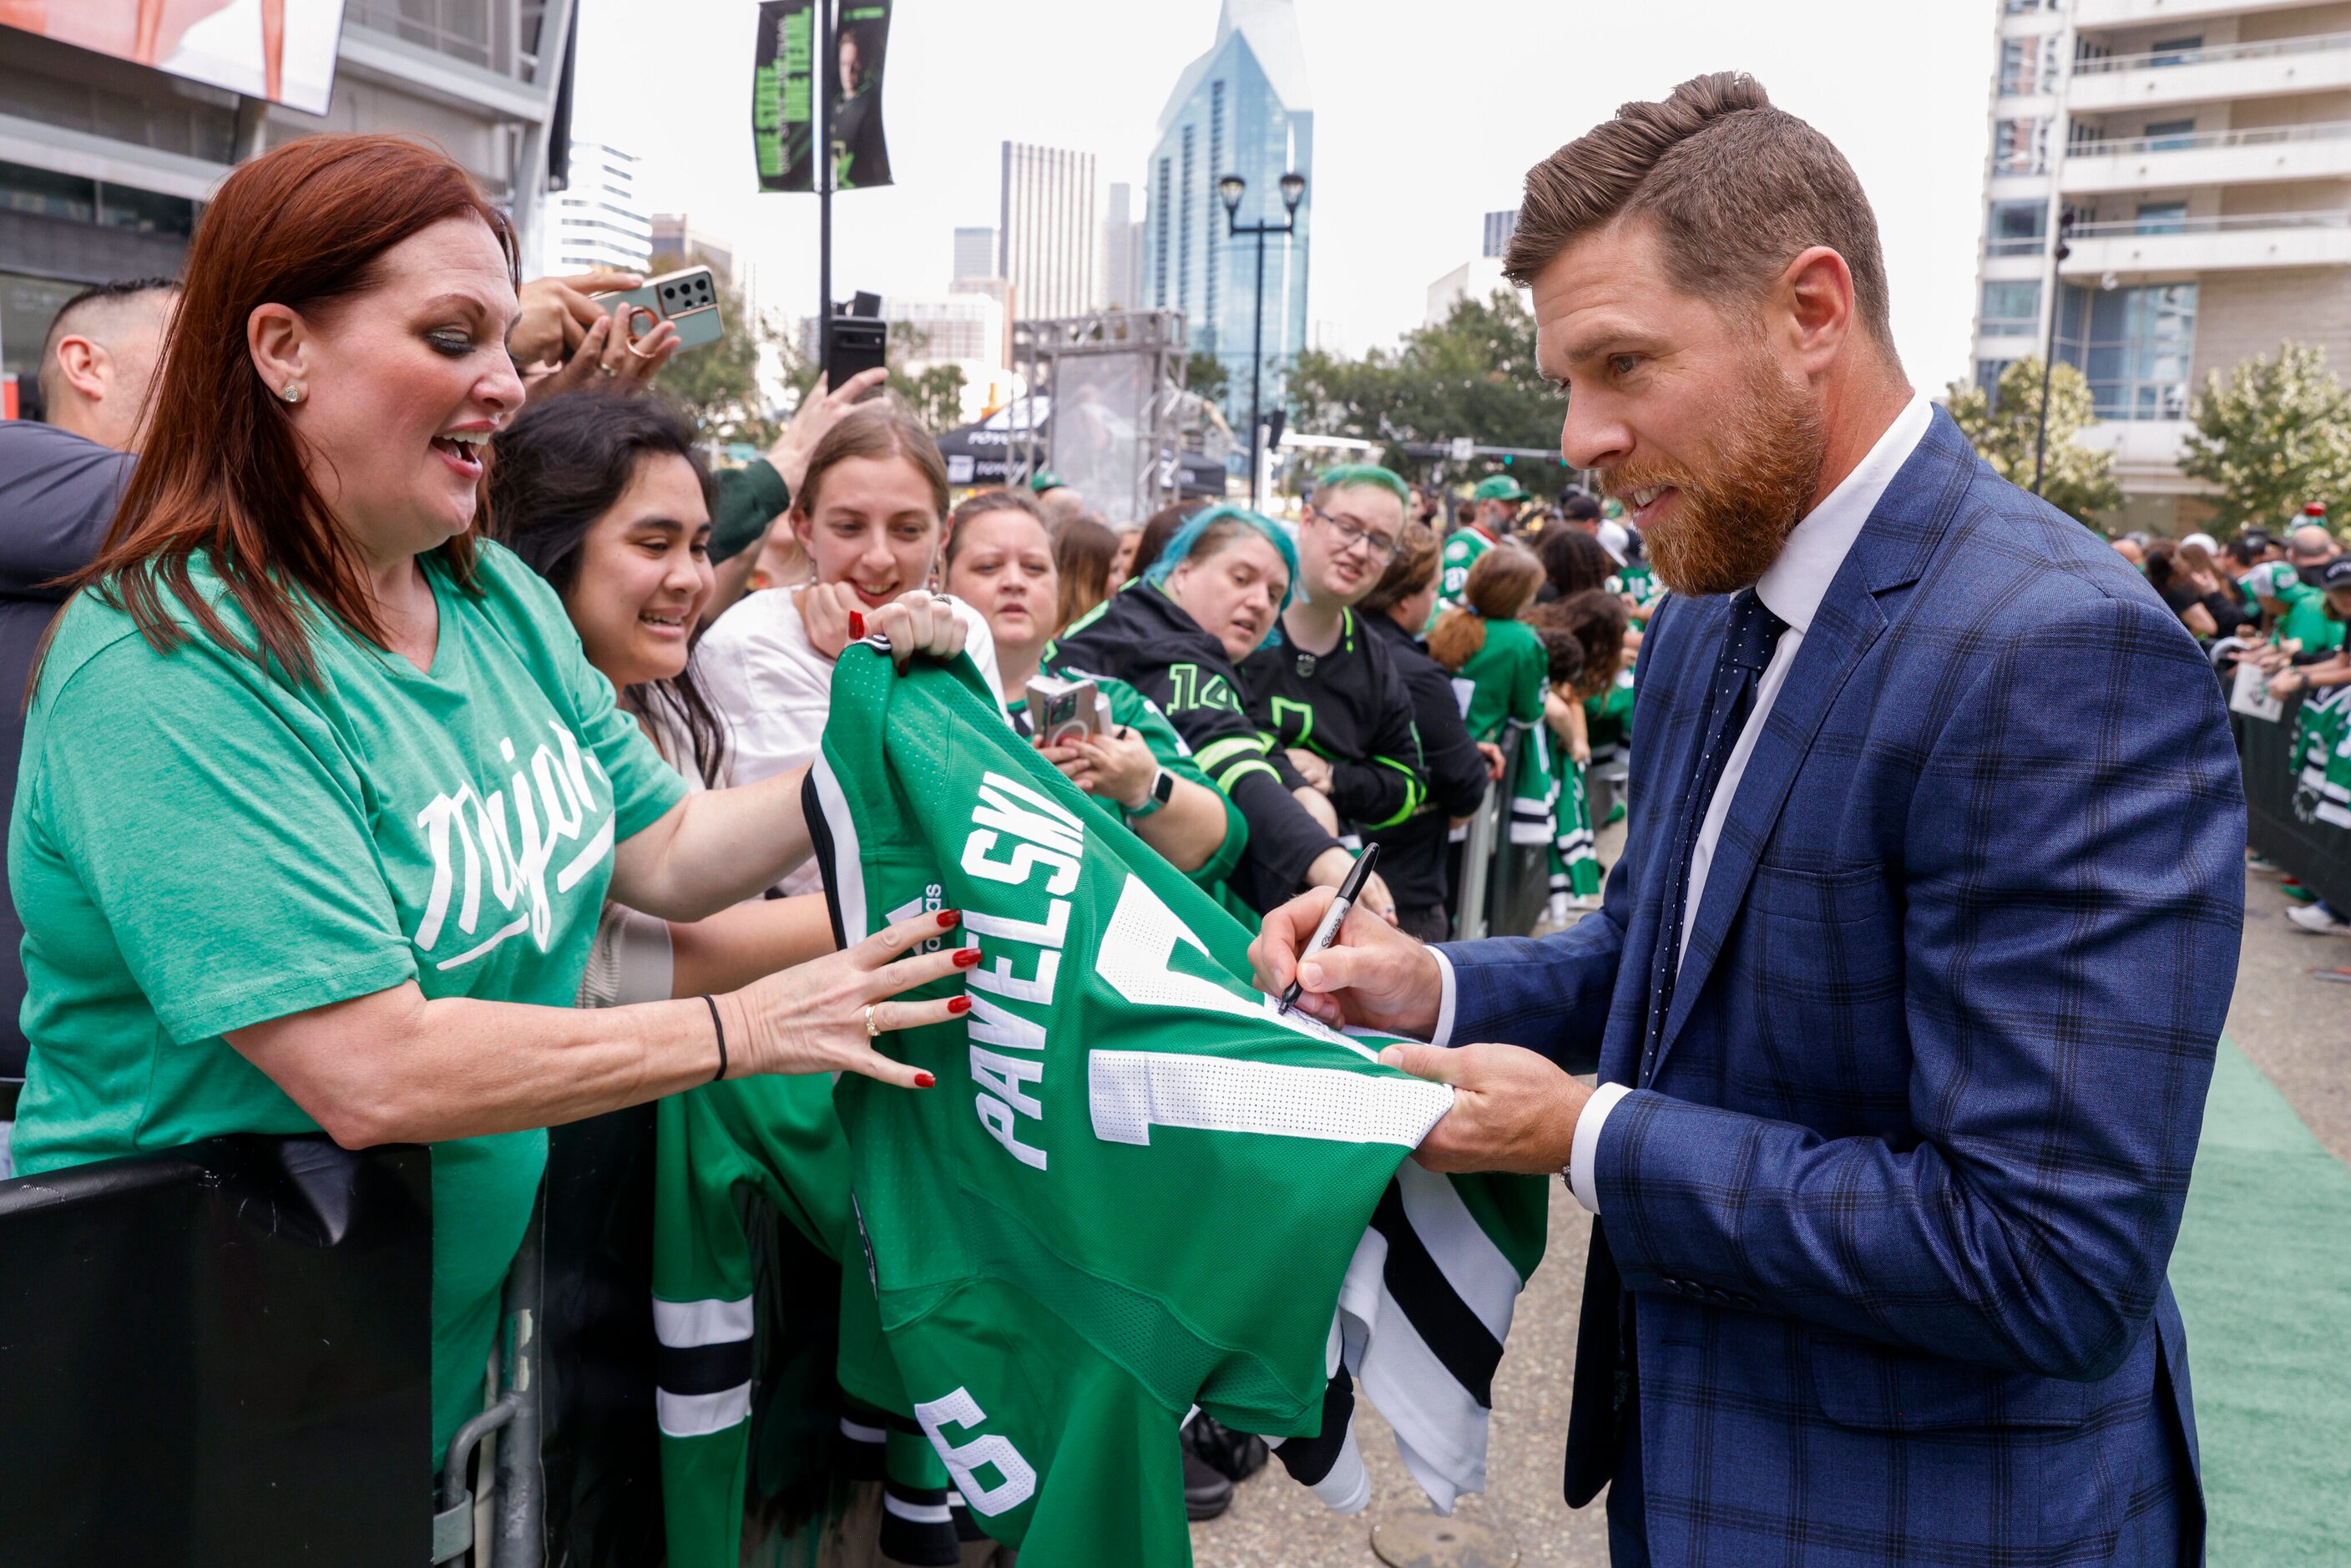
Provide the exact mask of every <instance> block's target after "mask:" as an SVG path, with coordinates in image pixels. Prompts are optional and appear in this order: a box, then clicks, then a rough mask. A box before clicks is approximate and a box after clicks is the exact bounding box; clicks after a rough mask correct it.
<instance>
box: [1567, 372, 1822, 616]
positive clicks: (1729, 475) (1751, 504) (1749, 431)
mask: <svg viewBox="0 0 2351 1568" xmlns="http://www.w3.org/2000/svg"><path fill="white" fill-rule="evenodd" d="M1715 423H1716V428H1717V430H1718V431H1719V435H1718V436H1717V438H1716V441H1715V443H1714V450H1713V452H1712V453H1710V454H1709V455H1708V456H1709V457H1710V458H1711V462H1710V464H1709V465H1708V468H1707V469H1706V470H1705V471H1703V472H1700V471H1698V470H1695V469H1688V468H1678V469H1677V468H1667V467H1654V468H1653V467H1644V466H1640V465H1625V466H1624V467H1621V468H1617V469H1614V470H1612V471H1611V472H1610V474H1609V476H1608V490H1609V493H1610V494H1611V495H1614V496H1615V497H1617V498H1618V499H1619V500H1624V501H1625V504H1626V505H1628V506H1629V505H1631V502H1630V500H1629V497H1631V496H1633V495H1634V494H1635V493H1637V492H1639V491H1643V490H1647V489H1651V488H1653V487H1656V486H1667V485H1670V486H1673V487H1674V488H1675V489H1677V490H1678V491H1679V492H1680V495H1679V496H1678V497H1677V498H1676V500H1675V502H1674V504H1673V506H1672V507H1671V508H1670V509H1669V510H1668V512H1667V515H1666V516H1665V517H1662V518H1660V519H1659V520H1658V521H1656V523H1653V524H1652V525H1650V526H1649V527H1648V528H1644V529H1643V530H1642V532H1641V540H1642V543H1643V544H1644V545H1646V547H1647V549H1648V554H1649V564H1650V565H1651V566H1652V567H1653V568H1655V569H1656V574H1657V576H1658V578H1659V579H1660V580H1662V581H1663V582H1664V583H1665V585H1666V586H1667V588H1670V589H1672V590H1673V591H1675V592H1676V593H1687V594H1708V593H1733V592H1736V591H1739V590H1740V589H1742V588H1747V587H1750V586H1751V585H1752V584H1753V583H1754V582H1755V581H1756V580H1757V579H1759V578H1761V576H1762V575H1763V573H1764V572H1765V571H1766V570H1769V569H1770V567H1771V563H1772V562H1773V561H1775V560H1777V559H1780V551H1781V550H1782V548H1784V547H1785V546H1786V544H1787V542H1788V535H1789V534H1790V533H1791V532H1792V531H1793V529H1794V528H1795V526H1796V524H1797V523H1798V522H1799V521H1801V520H1802V517H1803V515H1804V512H1805V510H1806V509H1807V508H1808V507H1810V506H1811V504H1812V499H1813V490H1814V489H1815V488H1816V487H1817V486H1819V484H1820V478H1821V464H1822V461H1823V458H1824V457H1825V456H1826V455H1827V450H1828V437H1827V435H1826V434H1825V433H1824V432H1823V429H1822V424H1821V413H1820V410H1819V409H1818V408H1817V407H1816V406H1814V404H1813V402H1811V401H1810V400H1809V399H1807V398H1806V397H1805V396H1804V395H1803V393H1802V391H1801V390H1800V389H1799V388H1798V387H1797V386H1796V385H1795V384H1794V383H1792V382H1790V381H1788V380H1787V379H1786V378H1785V377H1784V376H1783V375H1782V374H1781V373H1780V371H1779V370H1778V367H1776V366H1774V365H1772V364H1771V363H1770V362H1769V361H1765V362H1762V363H1761V364H1758V365H1757V366H1756V367H1755V370H1754V373H1753V374H1751V375H1750V378H1749V380H1748V383H1747V385H1746V386H1745V387H1743V388H1741V389H1740V397H1739V400H1738V402H1735V403H1733V404H1732V405H1731V406H1729V408H1726V409H1725V410H1724V411H1723V412H1722V414H1721V416H1720V417H1719V419H1718V420H1717V421H1716V422H1715Z"/></svg>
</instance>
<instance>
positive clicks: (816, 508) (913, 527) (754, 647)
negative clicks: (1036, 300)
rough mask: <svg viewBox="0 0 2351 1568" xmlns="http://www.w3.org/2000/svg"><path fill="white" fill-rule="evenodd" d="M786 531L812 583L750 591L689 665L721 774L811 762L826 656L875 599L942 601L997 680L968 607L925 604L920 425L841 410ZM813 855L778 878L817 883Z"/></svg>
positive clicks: (933, 562) (932, 543) (933, 539)
mask: <svg viewBox="0 0 2351 1568" xmlns="http://www.w3.org/2000/svg"><path fill="white" fill-rule="evenodd" d="M789 521H790V524H791V528H792V533H793V535H794V536H795V537H796V538H798V539H799V543H800V548H801V549H803V550H805V551H806V552H807V554H808V558H809V561H810V566H811V568H812V569H813V573H814V577H813V580H811V581H810V582H806V583H802V584H799V585H798V586H796V587H788V588H772V589H769V590H768V591H765V592H763V593H755V594H752V595H751V596H750V597H749V598H747V599H745V600H744V601H742V602H741V603H739V604H737V605H736V606H735V608H734V609H732V610H730V611H728V612H726V616H725V617H724V618H723V619H722V620H720V621H719V622H717V623H716V625H714V626H712V627H711V629H710V631H709V632H708V634H707V635H705V637H704V638H703V640H702V645H701V647H700V648H699V649H698V650H697V651H696V652H695V660H694V667H695V675H696V677H697V678H698V679H699V680H700V681H701V683H702V688H703V690H704V691H705V693H707V694H708V695H709V698H710V701H711V704H712V706H715V707H716V709H717V710H718V711H719V713H720V714H722V715H723V716H725V717H726V720H727V722H728V724H729V726H730V727H731V730H732V734H731V737H730V740H729V747H728V756H727V759H726V768H725V771H724V779H723V781H724V782H725V783H726V784H728V785H737V784H748V783H751V782H753V781H755V780H757V779H767V778H770V777H772V776H774V775H776V774H778V773H782V772H786V771H789V769H791V768H798V767H800V766H802V765H804V764H806V763H808V762H810V760H812V759H813V758H815V756H816V753H817V748H818V747H819V746H820V744H821V742H822V740H823V738H824V721H825V717H826V715H827V714H828V713H829V712H830V711H831V706H832V664H833V661H834V660H835V659H836V658H838V657H840V654H841V650H842V649H843V648H845V647H847V646H848V645H849V644H850V643H853V642H856V641H857V640H858V639H860V638H862V637H863V636H864V635H865V620H866V617H867V616H868V615H869V614H871V613H872V612H874V611H876V610H879V609H880V608H881V607H883V605H887V604H892V603H907V604H912V605H918V606H923V607H925V608H930V607H933V606H944V608H945V610H946V612H948V613H950V614H952V615H953V616H954V617H955V619H956V621H957V622H960V623H961V624H962V625H963V627H964V628H965V640H964V652H966V653H969V654H970V655H971V657H972V661H973V663H975V664H977V665H978V666H979V673H980V674H981V676H982V677H983V678H984V679H985V680H986V681H987V688H988V690H990V691H994V690H996V689H997V687H998V679H997V668H996V645H995V642H994V640H993V639H992V638H991V637H990V636H989V634H988V630H987V621H986V620H984V619H983V618H982V617H981V616H980V615H979V614H978V612H976V611H974V610H973V609H972V608H971V607H970V606H968V605H967V604H963V603H961V602H959V601H956V600H953V599H938V600H934V599H933V598H932V597H931V595H930V593H929V590H930V588H931V586H932V584H933V582H934V580H935V576H936V573H937V570H938V564H939V555H940V549H941V547H942V546H943V545H944V544H945V542H946V528H947V465H946V459H944V458H943V457H941V456H940V455H939V449H938V444H937V443H935V442H934V441H933V440H932V439H931V437H930V433H929V432H927V431H925V429H924V428H923V427H922V426H921V425H919V424H917V423H914V420H913V419H911V418H909V417H908V416H907V415H905V414H904V413H900V412H899V411H898V410H896V409H894V408H891V407H888V406H886V405H883V404H878V403H877V404H870V405H868V406H866V407H862V408H859V409H857V410H855V411H853V412H852V413H849V414H847V415H845V416H844V417H843V418H842V419H841V423H838V424H836V425H834V426H833V427H832V429H831V431H829V432H828V433H827V434H825V437H824V439H823V440H821V441H820V442H818V443H817V445H816V450H815V451H814V452H812V453H810V455H809V465H808V474H807V476H805V477H804V478H803V479H802V480H801V481H800V486H799V492H798V493H797V494H795V495H794V496H793V497H792V509H791V514H790V517H789ZM820 880H821V879H820V873H819V872H818V868H817V866H816V864H815V862H812V861H811V862H809V863H808V864H805V865H803V866H801V867H800V868H799V870H797V871H795V872H793V873H790V874H789V875H787V876H786V877H785V878H784V879H783V881H782V882H781V883H778V884H777V885H778V887H779V888H780V889H781V890H782V891H783V892H784V893H785V894H801V893H812V892H815V891H816V890H817V889H818V887H819V886H820Z"/></svg>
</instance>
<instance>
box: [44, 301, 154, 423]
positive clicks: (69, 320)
mask: <svg viewBox="0 0 2351 1568" xmlns="http://www.w3.org/2000/svg"><path fill="white" fill-rule="evenodd" d="M179 291H180V282H179V279H177V278H175V277H130V278H118V279H117V280H115V281H114V282H112V283H93V284H91V285H90V286H89V287H88V288H85V289H83V290H82V291H81V292H80V293H78V294H77V295H75V296H74V297H73V298H70V299H68V300H67V301H66V302H65V303H64V304H63V305H60V306H58V307H57V316H56V318H55V319H52V320H51V321H50V322H49V330H48V333H47V336H46V337H44V338H43V339H42V340H41V363H40V368H39V370H38V371H37V373H36V375H35V376H34V383H35V384H36V385H37V386H38V387H39V388H40V391H41V407H42V408H43V410H44V411H46V410H48V409H52V408H55V407H56V406H57V344H58V343H59V342H61V341H62V340H64V339H66V338H67V337H68V336H70V335H72V334H75V333H79V334H81V335H82V336H84V337H89V336H92V335H100V336H102V335H103V333H104V327H103V326H101V325H100V323H102V322H104V321H105V320H106V319H108V318H109V317H111V316H112V315H113V314H114V313H115V312H116V311H118V310H120V308H122V307H123V306H125V305H128V304H131V302H133V301H139V302H141V303H145V302H146V301H145V298H144V297H145V296H147V295H150V294H160V295H164V296H167V297H168V296H171V295H174V294H177V293H178V292H179Z"/></svg>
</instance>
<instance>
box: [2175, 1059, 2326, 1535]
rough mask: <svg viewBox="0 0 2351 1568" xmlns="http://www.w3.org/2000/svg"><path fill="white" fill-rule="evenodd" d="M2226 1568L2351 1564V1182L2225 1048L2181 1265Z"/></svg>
mask: <svg viewBox="0 0 2351 1568" xmlns="http://www.w3.org/2000/svg"><path fill="white" fill-rule="evenodd" d="M2171 1285H2172V1290H2173V1291H2174V1292H2175V1293H2177V1294H2178V1296H2179V1311H2180V1314H2181V1316H2182V1317H2184V1318H2185V1319H2186V1320H2187V1322H2188V1360H2189V1375H2190V1377H2191V1379H2192V1380H2193V1382H2194V1385H2195V1389H2196V1429H2197V1437H2198V1440H2199V1444H2200V1445H2201V1448H2202V1453H2203V1460H2204V1496H2205V1500H2206V1502H2207V1504H2208V1506H2209V1507H2210V1511H2211V1519H2212V1534H2211V1550H2210V1563H2211V1565H2212V1568H2268V1565H2270V1564H2273V1563H2336V1564H2339V1563H2343V1562H2345V1561H2346V1557H2351V1168H2346V1166H2344V1165H2343V1164H2342V1163H2341V1162H2340V1161H2338V1160H2336V1159H2335V1157H2334V1156H2333V1155H2329V1154H2328V1153H2327V1152H2326V1150H2325V1148H2324V1147H2322V1146H2321V1145H2320V1144H2319V1142H2318V1140H2317V1139H2316V1138H2315V1137H2314V1136H2312V1135H2311V1132H2310V1129H2309V1128H2307V1127H2305V1126H2304V1125H2303V1124H2302V1122H2301V1120H2300V1119H2299V1118H2298V1117H2296V1116H2295V1115H2294V1110H2293V1108H2292V1107H2291V1106H2289V1105H2288V1104H2287V1103H2285V1099H2284V1097H2283V1096H2282V1095H2281V1094H2279V1093H2278V1092H2277V1090H2276V1089H2274V1088H2273V1087H2272V1086H2271V1084H2270V1082H2269V1080H2268V1079H2266V1078H2263V1077H2262V1075H2261V1072H2260V1071H2259V1070H2258V1069H2256V1068H2255V1067H2254V1066H2253V1064H2252V1062H2251V1061H2247V1060H2246V1059H2245V1054H2244V1052H2242V1051H2239V1050H2238V1049H2237V1047H2236V1045H2235V1044H2234V1043H2233V1042H2232V1041H2230V1040H2222V1041H2221V1042H2220V1062H2219V1065H2218V1068H2217V1070H2216V1071H2214V1073H2213V1077H2212V1095H2211V1099H2210V1102H2209V1103H2207V1104H2206V1106H2205V1110H2204V1138H2203V1143H2202V1145H2201V1146H2200V1147H2199V1149H2198V1151H2197V1155H2196V1176H2195V1179H2194V1181H2193V1183H2192V1184H2191V1185H2190V1186H2189V1192H2188V1213H2187V1218H2186V1219H2185V1220H2184V1221H2183V1222H2182V1224H2181V1226H2180V1231H2179V1246H2178V1248H2177V1249H2175V1250H2174V1251H2173V1253H2172V1256H2171Z"/></svg>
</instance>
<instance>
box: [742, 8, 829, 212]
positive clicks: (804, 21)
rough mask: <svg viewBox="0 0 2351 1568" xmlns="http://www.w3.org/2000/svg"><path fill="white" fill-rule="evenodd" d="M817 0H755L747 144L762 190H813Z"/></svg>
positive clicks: (814, 183)
mask: <svg viewBox="0 0 2351 1568" xmlns="http://www.w3.org/2000/svg"><path fill="white" fill-rule="evenodd" d="M816 26H817V12H816V0H760V5H759V38H758V51H757V53H756V55H755V57H754V63H753V68H752V72H751V143H752V147H753V149H754V150H755V152H757V154H758V165H759V189H761V190H763V191H813V190H815V189H816V177H815V176H816V162H815V160H814V159H813V158H811V157H810V152H811V151H812V150H813V149H814V147H815V144H816V92H815V79H814V67H815V64H816V54H817V38H816Z"/></svg>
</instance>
